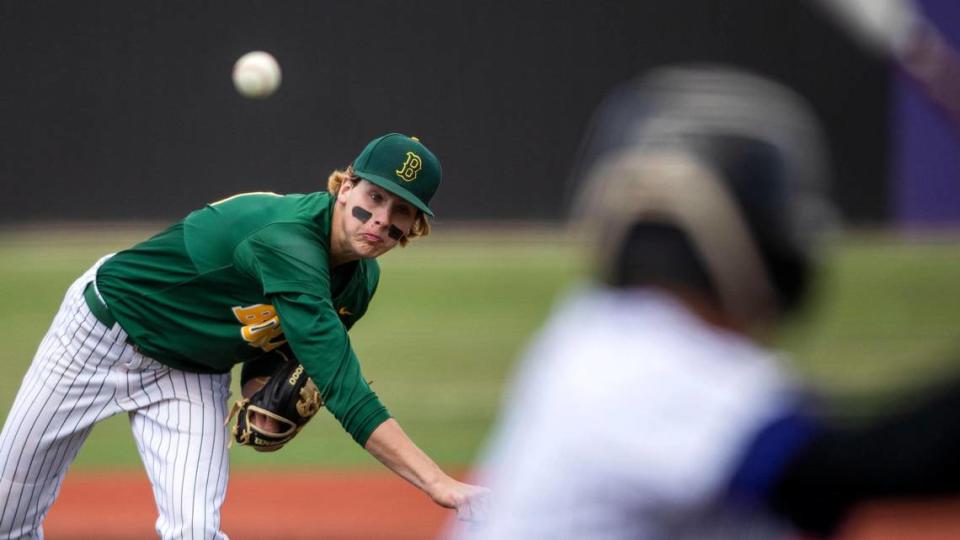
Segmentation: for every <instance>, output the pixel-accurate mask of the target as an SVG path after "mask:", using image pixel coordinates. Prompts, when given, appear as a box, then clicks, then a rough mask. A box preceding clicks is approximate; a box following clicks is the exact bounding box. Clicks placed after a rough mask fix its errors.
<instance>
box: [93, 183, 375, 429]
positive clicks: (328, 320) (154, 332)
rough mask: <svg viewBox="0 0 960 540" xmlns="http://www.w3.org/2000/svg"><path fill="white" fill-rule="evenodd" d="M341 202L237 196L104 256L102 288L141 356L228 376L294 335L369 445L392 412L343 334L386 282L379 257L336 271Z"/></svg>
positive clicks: (325, 393)
mask: <svg viewBox="0 0 960 540" xmlns="http://www.w3.org/2000/svg"><path fill="white" fill-rule="evenodd" d="M334 201H335V198H334V197H333V196H331V195H330V194H328V193H323V192H318V193H311V194H307V195H285V196H280V195H275V194H271V193H251V194H243V195H237V196H235V197H231V198H229V199H225V200H223V201H220V202H216V203H213V204H210V205H207V206H206V207H205V208H203V209H201V210H197V211H196V212H193V213H191V214H190V215H189V216H187V218H186V219H184V220H183V221H181V222H179V223H177V224H175V225H173V226H172V227H170V228H168V229H167V230H165V231H163V232H162V233H160V234H158V235H156V236H154V237H153V238H150V239H149V240H146V241H144V242H142V243H140V244H138V245H136V246H134V247H133V248H131V249H128V250H125V251H121V252H119V253H117V254H116V255H114V256H113V257H111V258H110V259H109V260H107V261H106V262H105V263H104V264H103V266H101V267H100V269H99V271H98V272H97V278H96V284H97V288H98V290H99V292H100V294H101V296H102V297H103V299H104V301H105V302H106V304H107V306H108V308H109V309H110V312H111V314H112V315H113V316H114V318H116V320H117V322H119V323H120V326H121V327H122V328H123V329H124V331H125V332H126V333H127V334H128V335H129V337H130V340H131V341H132V342H133V343H134V344H135V345H136V346H137V348H138V350H140V351H141V352H142V353H143V354H145V355H147V356H150V357H152V358H155V359H156V360H158V361H160V362H162V363H164V364H167V365H169V366H171V367H175V368H178V369H182V370H186V371H197V372H207V373H210V372H213V373H225V372H227V371H230V369H231V368H232V367H233V366H234V365H235V364H237V363H240V362H244V361H247V360H251V359H254V358H256V357H258V356H259V355H261V354H263V353H264V352H265V351H269V350H272V349H274V348H276V347H279V346H280V345H282V344H284V343H286V342H289V344H290V347H291V348H292V349H293V351H294V353H295V354H296V355H297V359H298V360H300V362H302V363H303V365H304V367H305V369H306V371H307V373H308V374H309V375H310V377H311V378H312V379H313V380H314V382H315V383H316V384H317V386H318V387H319V388H320V391H321V395H322V397H323V400H324V402H325V404H326V406H327V408H328V409H329V410H330V411H331V412H332V413H333V414H334V416H336V418H337V420H338V421H340V423H341V424H342V425H343V426H344V428H345V429H346V430H347V431H348V432H350V434H351V435H352V436H353V438H354V439H355V440H356V441H357V442H358V443H360V444H361V445H363V444H365V443H366V440H367V438H368V437H369V435H370V433H371V432H372V431H373V430H374V429H375V428H376V427H377V426H378V425H380V423H382V422H383V421H384V420H386V419H387V418H389V414H388V413H387V410H386V408H385V407H384V406H383V405H382V404H381V403H380V401H379V400H378V399H377V397H376V395H375V394H374V393H373V391H372V390H371V389H370V387H369V386H368V385H367V383H366V381H365V380H364V379H363V377H362V375H361V373H360V365H359V362H358V360H357V357H356V355H355V354H354V352H353V348H352V347H351V345H350V339H349V337H348V336H347V330H348V329H349V328H350V327H351V326H352V325H353V323H354V322H356V321H357V319H359V318H360V317H361V316H362V315H363V314H364V313H365V312H366V310H367V306H368V304H369V302H370V299H371V298H372V297H373V294H374V292H375V291H376V288H377V282H378V280H379V277H380V270H379V266H378V265H377V263H376V261H374V260H372V259H361V260H359V261H354V262H351V263H347V264H344V265H340V266H337V267H335V268H331V267H330V261H329V249H330V227H331V219H332V217H333V204H334Z"/></svg>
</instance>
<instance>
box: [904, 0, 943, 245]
mask: <svg viewBox="0 0 960 540" xmlns="http://www.w3.org/2000/svg"><path fill="white" fill-rule="evenodd" d="M920 4H921V5H922V7H923V9H924V11H925V12H926V14H927V16H928V17H929V19H930V20H932V21H933V22H934V23H935V24H936V26H937V27H938V28H939V29H940V31H941V32H942V33H944V34H945V35H946V36H947V38H948V40H949V41H950V42H951V43H952V44H953V45H954V46H960V2H957V0H922V1H921V2H920ZM892 94H893V106H894V111H893V122H891V124H890V125H891V128H892V129H893V134H892V137H893V148H894V181H895V188H894V191H895V201H896V203H895V204H896V217H897V220H898V221H899V223H900V224H902V225H906V226H939V225H960V126H955V125H952V124H951V123H950V121H949V120H948V119H947V117H946V115H944V114H942V113H941V111H940V110H939V109H938V108H937V107H936V106H935V105H934V104H933V103H932V102H931V101H930V100H929V99H928V98H927V97H926V96H925V95H924V94H923V92H922V91H921V90H920V88H919V87H918V86H917V85H916V84H914V83H913V82H911V81H910V80H909V79H907V78H906V77H905V76H904V75H903V74H898V75H897V76H896V77H895V78H894V88H893V92H892Z"/></svg>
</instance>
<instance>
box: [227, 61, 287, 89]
mask: <svg viewBox="0 0 960 540" xmlns="http://www.w3.org/2000/svg"><path fill="white" fill-rule="evenodd" d="M233 85H234V86H235V87H236V88H237V92H240V95H242V96H244V97H248V98H265V97H268V96H270V95H271V94H273V93H274V92H276V91H277V88H279V87H280V64H278V63H277V59H276V58H274V57H273V55H271V54H270V53H268V52H264V51H252V52H248V53H247V54H245V55H243V56H241V57H240V58H239V59H237V61H236V63H235V64H233Z"/></svg>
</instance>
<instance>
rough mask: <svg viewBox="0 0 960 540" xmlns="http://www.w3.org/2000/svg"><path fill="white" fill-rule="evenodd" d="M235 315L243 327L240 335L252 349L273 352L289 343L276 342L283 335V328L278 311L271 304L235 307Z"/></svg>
mask: <svg viewBox="0 0 960 540" xmlns="http://www.w3.org/2000/svg"><path fill="white" fill-rule="evenodd" d="M233 315H234V317H236V318H237V320H238V321H240V324H242V325H243V326H242V327H241V328H240V335H242V336H243V340H244V341H246V342H247V344H248V345H250V346H251V347H259V348H261V349H263V350H264V351H272V350H273V349H276V348H277V347H279V346H281V345H283V344H284V343H286V342H287V340H285V339H279V340H276V341H274V340H275V339H276V338H277V337H279V336H282V335H283V328H281V327H280V317H278V316H277V310H276V309H274V307H273V306H271V305H270V304H254V305H252V306H246V307H241V306H235V307H234V308H233Z"/></svg>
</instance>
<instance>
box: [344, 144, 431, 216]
mask: <svg viewBox="0 0 960 540" xmlns="http://www.w3.org/2000/svg"><path fill="white" fill-rule="evenodd" d="M353 172H354V173H355V174H356V175H357V176H359V177H360V178H363V179H364V180H366V181H368V182H370V183H373V184H376V185H378V186H380V187H382V188H383V189H385V190H387V191H389V192H390V193H393V194H394V195H396V196H398V197H400V198H401V199H403V200H405V201H407V202H409V203H410V204H412V205H414V206H416V207H417V208H419V209H420V210H421V211H422V212H423V213H425V214H427V215H428V216H430V217H433V211H432V210H430V207H429V206H427V205H428V204H429V203H430V199H431V198H433V194H434V193H436V192H437V188H438V187H439V186H440V177H441V176H442V175H443V172H442V171H441V169H440V161H439V160H437V156H435V155H433V152H431V151H430V150H427V147H426V146H424V145H423V144H422V143H421V142H420V141H419V139H417V138H416V137H408V136H406V135H401V134H399V133H388V134H386V135H384V136H382V137H378V138H376V139H374V140H372V141H370V143H369V144H367V147H366V148H364V149H363V152H360V155H359V156H357V159H355V160H353Z"/></svg>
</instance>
